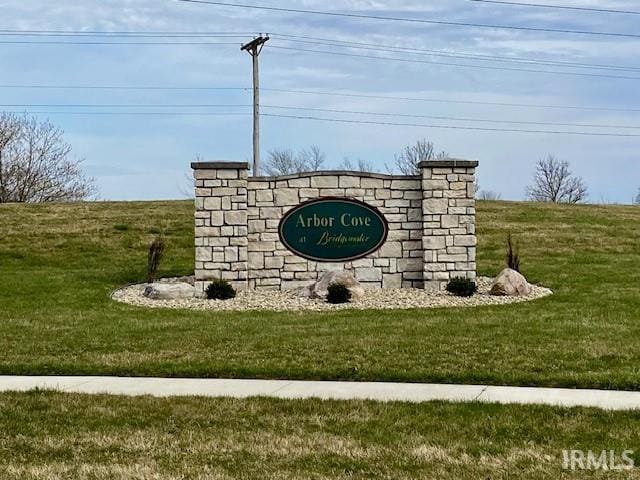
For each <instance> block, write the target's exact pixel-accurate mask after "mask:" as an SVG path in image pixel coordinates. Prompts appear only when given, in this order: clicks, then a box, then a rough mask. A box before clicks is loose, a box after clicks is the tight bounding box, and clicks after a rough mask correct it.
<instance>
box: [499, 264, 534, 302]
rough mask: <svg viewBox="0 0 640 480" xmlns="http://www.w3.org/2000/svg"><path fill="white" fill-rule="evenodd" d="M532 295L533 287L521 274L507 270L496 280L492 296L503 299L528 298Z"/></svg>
mask: <svg viewBox="0 0 640 480" xmlns="http://www.w3.org/2000/svg"><path fill="white" fill-rule="evenodd" d="M530 293H531V285H529V283H528V282H527V279H526V278H524V276H523V275H522V274H521V273H520V272H516V271H515V270H512V269H510V268H505V269H504V270H503V271H502V272H500V275H498V277H497V278H496V279H495V280H494V282H493V285H492V286H491V290H490V291H489V294H490V295H496V296H502V297H526V296H527V295H529V294H530Z"/></svg>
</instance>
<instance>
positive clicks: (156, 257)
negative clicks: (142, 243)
mask: <svg viewBox="0 0 640 480" xmlns="http://www.w3.org/2000/svg"><path fill="white" fill-rule="evenodd" d="M165 248H166V243H165V241H164V237H162V236H157V237H156V238H155V239H154V240H153V242H152V243H151V245H150V246H149V255H148V257H147V283H153V282H155V281H156V279H157V278H158V269H159V268H160V262H161V261H162V257H164V251H165Z"/></svg>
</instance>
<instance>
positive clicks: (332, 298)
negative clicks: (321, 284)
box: [327, 283, 351, 304]
mask: <svg viewBox="0 0 640 480" xmlns="http://www.w3.org/2000/svg"><path fill="white" fill-rule="evenodd" d="M327 292H328V293H327V302H329V303H334V304H337V303H348V302H350V301H351V291H350V290H349V289H348V288H347V287H345V286H344V285H342V284H341V283H332V284H331V285H329V287H328V288H327Z"/></svg>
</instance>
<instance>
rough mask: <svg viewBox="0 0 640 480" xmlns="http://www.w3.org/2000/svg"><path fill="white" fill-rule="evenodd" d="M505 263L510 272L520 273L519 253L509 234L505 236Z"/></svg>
mask: <svg viewBox="0 0 640 480" xmlns="http://www.w3.org/2000/svg"><path fill="white" fill-rule="evenodd" d="M506 263H507V267H509V268H510V269H511V270H515V271H516V272H519V271H520V252H519V251H518V246H517V245H516V244H515V243H514V242H513V240H512V239H511V233H509V235H507V255H506Z"/></svg>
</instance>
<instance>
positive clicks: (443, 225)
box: [420, 159, 478, 290]
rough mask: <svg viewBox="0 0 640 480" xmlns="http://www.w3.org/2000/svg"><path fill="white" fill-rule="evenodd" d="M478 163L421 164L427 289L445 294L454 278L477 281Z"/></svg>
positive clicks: (435, 162)
mask: <svg viewBox="0 0 640 480" xmlns="http://www.w3.org/2000/svg"><path fill="white" fill-rule="evenodd" d="M477 166H478V162H476V161H470V160H455V159H446V160H438V161H428V162H422V163H421V164H420V170H421V173H422V198H423V200H422V218H423V237H422V247H423V250H424V272H423V273H424V287H425V289H427V290H444V288H445V287H446V285H447V283H448V281H449V280H450V279H452V278H454V277H465V278H469V279H472V280H475V279H476V235H475V233H476V230H475V214H476V210H475V191H474V190H475V185H474V181H475V169H476V167H477Z"/></svg>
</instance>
